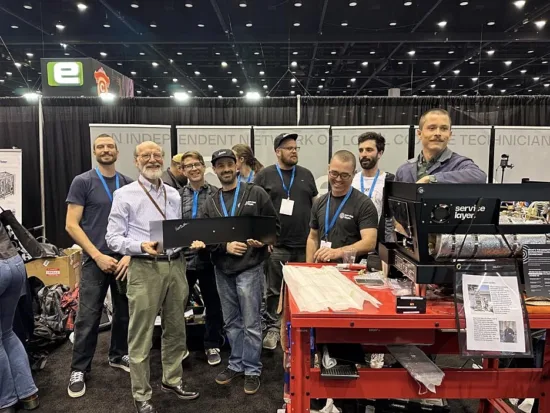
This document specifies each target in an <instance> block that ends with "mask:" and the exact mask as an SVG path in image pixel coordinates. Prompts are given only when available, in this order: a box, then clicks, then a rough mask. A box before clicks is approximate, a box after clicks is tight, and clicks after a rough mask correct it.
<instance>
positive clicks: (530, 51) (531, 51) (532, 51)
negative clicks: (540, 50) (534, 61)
mask: <svg viewBox="0 0 550 413" xmlns="http://www.w3.org/2000/svg"><path fill="white" fill-rule="evenodd" d="M527 53H535V51H534V50H529V51H528V52H527Z"/></svg>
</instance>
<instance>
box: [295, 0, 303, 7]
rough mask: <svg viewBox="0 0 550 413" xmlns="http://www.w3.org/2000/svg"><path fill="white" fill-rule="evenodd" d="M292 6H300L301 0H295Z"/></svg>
mask: <svg viewBox="0 0 550 413" xmlns="http://www.w3.org/2000/svg"><path fill="white" fill-rule="evenodd" d="M294 7H302V2H301V1H295V2H294Z"/></svg>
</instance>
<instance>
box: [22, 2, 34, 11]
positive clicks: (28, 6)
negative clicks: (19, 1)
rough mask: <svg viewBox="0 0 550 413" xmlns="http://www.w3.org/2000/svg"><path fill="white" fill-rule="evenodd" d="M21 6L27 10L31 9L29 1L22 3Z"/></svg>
mask: <svg viewBox="0 0 550 413" xmlns="http://www.w3.org/2000/svg"><path fill="white" fill-rule="evenodd" d="M23 7H24V8H26V9H27V10H32V4H30V3H25V4H23Z"/></svg>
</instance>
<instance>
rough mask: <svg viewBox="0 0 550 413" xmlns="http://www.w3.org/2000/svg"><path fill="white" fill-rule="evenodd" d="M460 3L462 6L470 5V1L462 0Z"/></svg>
mask: <svg viewBox="0 0 550 413" xmlns="http://www.w3.org/2000/svg"><path fill="white" fill-rule="evenodd" d="M460 5H461V6H467V5H468V2H467V1H461V2H460Z"/></svg>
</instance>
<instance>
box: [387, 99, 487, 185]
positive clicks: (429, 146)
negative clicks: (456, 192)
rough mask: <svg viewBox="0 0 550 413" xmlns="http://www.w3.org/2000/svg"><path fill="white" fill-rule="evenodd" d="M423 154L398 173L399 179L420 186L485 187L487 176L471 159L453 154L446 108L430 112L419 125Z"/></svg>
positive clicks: (410, 160)
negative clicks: (439, 184) (440, 184)
mask: <svg viewBox="0 0 550 413" xmlns="http://www.w3.org/2000/svg"><path fill="white" fill-rule="evenodd" d="M417 135H418V139H419V140H420V142H421V143H422V152H421V153H420V154H419V155H418V157H417V158H413V159H409V160H408V161H407V163H405V164H404V165H401V166H400V167H399V169H398V170H397V173H396V177H395V180H396V181H401V182H411V183H414V182H416V183H418V184H428V183H432V184H433V183H442V184H484V183H486V182H487V174H486V173H485V172H483V171H482V170H481V169H479V167H478V166H477V165H476V164H475V163H474V161H472V160H471V159H469V158H467V157H465V156H461V155H459V154H457V153H456V152H453V151H451V150H450V149H449V148H448V147H447V145H448V144H449V140H450V139H451V135H452V131H451V117H450V116H449V112H447V111H446V110H444V109H430V110H428V111H427V112H425V113H424V114H423V115H422V116H421V118H420V122H419V128H418V131H417Z"/></svg>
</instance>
